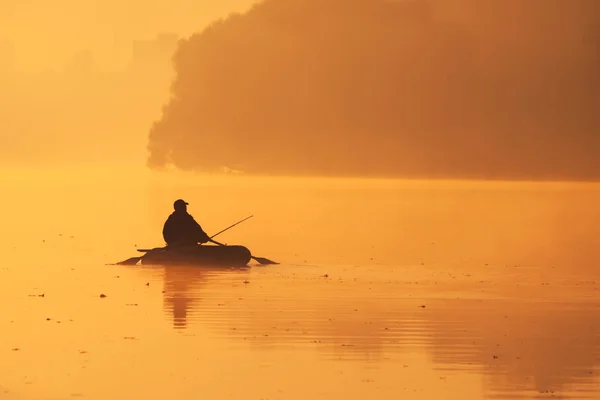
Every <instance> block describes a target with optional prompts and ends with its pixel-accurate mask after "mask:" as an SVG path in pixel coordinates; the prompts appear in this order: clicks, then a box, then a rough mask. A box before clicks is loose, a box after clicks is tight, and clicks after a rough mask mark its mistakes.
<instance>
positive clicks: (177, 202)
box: [173, 199, 190, 208]
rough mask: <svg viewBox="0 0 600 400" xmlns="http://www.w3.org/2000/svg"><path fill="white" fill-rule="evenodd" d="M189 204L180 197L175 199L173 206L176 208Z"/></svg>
mask: <svg viewBox="0 0 600 400" xmlns="http://www.w3.org/2000/svg"><path fill="white" fill-rule="evenodd" d="M189 204H190V203H187V202H185V201H183V200H181V199H179V200H175V203H173V207H174V208H179V207H183V206H187V205H189Z"/></svg>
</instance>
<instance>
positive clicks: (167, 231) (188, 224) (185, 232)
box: [163, 199, 212, 246]
mask: <svg viewBox="0 0 600 400" xmlns="http://www.w3.org/2000/svg"><path fill="white" fill-rule="evenodd" d="M187 206H188V203H186V202H185V201H183V200H181V199H179V200H177V201H175V203H173V208H175V212H173V213H172V214H171V215H169V218H167V221H166V222H165V226H164V227H163V238H164V239H165V242H167V246H195V245H197V244H198V243H206V242H209V241H210V242H212V240H211V239H210V238H209V237H208V235H207V234H206V233H205V232H204V231H203V230H202V227H201V226H200V224H198V223H197V222H196V220H195V219H194V217H192V216H191V215H190V214H188V212H187Z"/></svg>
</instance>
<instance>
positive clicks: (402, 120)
mask: <svg viewBox="0 0 600 400" xmlns="http://www.w3.org/2000/svg"><path fill="white" fill-rule="evenodd" d="M174 68H175V74H176V77H175V81H174V83H173V85H172V88H171V95H170V98H167V99H165V107H164V109H163V113H162V115H159V116H157V118H156V122H155V124H154V126H153V127H152V130H151V132H150V135H149V143H148V149H149V151H150V156H149V159H148V165H150V166H151V167H153V168H162V167H166V166H175V167H178V168H181V169H192V170H207V171H210V170H219V169H221V168H223V167H226V168H231V169H236V170H241V171H244V172H247V173H257V174H308V175H361V176H362V175H367V176H373V175H377V176H410V177H414V176H418V177H469V178H517V179H530V178H531V179H595V178H598V177H600V161H599V160H598V159H597V157H596V154H597V153H598V152H599V151H600V138H598V130H599V128H600V116H599V115H598V110H600V3H599V2H597V1H594V0H572V1H568V2H567V1H563V0H530V1H526V2H524V1H519V0H508V1H507V0H490V1H486V2H482V1H479V0H448V1H444V2H440V1H425V0H416V1H397V2H390V1H384V0H353V1H347V0H309V1H307V0H267V1H263V2H261V3H260V4H258V5H256V6H255V7H254V8H252V9H251V10H250V11H249V12H247V13H242V14H234V15H231V16H230V17H228V18H226V19H224V20H219V21H215V22H214V23H213V24H212V25H211V26H209V27H208V28H206V29H205V30H203V31H201V32H199V33H198V34H195V35H193V36H191V37H189V38H188V39H186V40H183V41H182V42H180V44H179V47H178V49H177V51H176V53H175V56H174Z"/></svg>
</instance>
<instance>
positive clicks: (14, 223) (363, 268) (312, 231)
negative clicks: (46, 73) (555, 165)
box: [0, 172, 600, 400]
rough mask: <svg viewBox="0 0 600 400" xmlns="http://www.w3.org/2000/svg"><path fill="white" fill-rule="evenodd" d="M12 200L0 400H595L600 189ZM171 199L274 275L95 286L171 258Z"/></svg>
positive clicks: (306, 186) (102, 181)
mask: <svg viewBox="0 0 600 400" xmlns="http://www.w3.org/2000/svg"><path fill="white" fill-rule="evenodd" d="M102 174H104V175H102ZM5 176H8V175H6V174H5V175H3V176H2V177H5ZM5 188H6V190H7V193H11V195H10V196H7V197H5V199H4V201H5V203H4V205H5V209H6V210H9V211H8V212H6V213H5V215H4V217H3V223H4V229H2V230H0V243H4V247H3V257H4V258H3V263H2V265H0V304H2V305H3V306H2V309H1V311H2V312H1V313H0V398H9V399H13V398H14V399H40V400H54V399H64V398H70V397H78V396H82V397H85V398H88V399H106V398H114V399H130V398H148V399H154V398H156V399H164V398H174V399H195V398H198V396H199V394H201V395H202V396H203V398H214V399H238V398H244V399H246V398H248V399H260V398H268V399H286V400H290V399H292V400H294V399H305V398H307V397H309V398H314V399H332V398H344V399H352V400H358V399H365V398H375V399H397V398H408V399H417V400H421V399H422V400H425V399H438V398H440V399H457V400H458V399H460V400H471V399H472V400H485V399H491V398H500V399H508V398H518V399H529V398H531V399H533V398H536V399H537V398H590V399H594V398H598V396H599V395H600V386H599V385H598V384H599V380H598V373H599V370H600V368H598V362H599V350H598V349H599V337H598V333H599V332H600V331H599V328H600V327H599V326H598V322H597V321H598V317H599V312H600V298H599V297H598V289H599V286H598V282H600V270H598V268H597V265H598V256H599V253H598V249H599V248H600V227H599V225H598V224H597V221H598V219H599V218H600V208H598V207H597V204H598V202H599V201H600V186H598V185H589V184H566V183H565V184H562V183H560V184H559V183H557V184H550V183H548V184H532V183H518V184H517V183H502V182H498V183H476V182H425V181H385V180H339V181H338V180H310V179H289V180H288V179H250V178H240V179H238V178H235V179H223V180H221V179H217V178H214V177H212V178H211V177H198V176H188V177H180V178H178V179H175V180H173V181H171V180H168V181H165V180H161V179H158V178H157V179H154V178H152V179H146V180H144V179H138V178H136V176H127V175H125V174H117V173H114V174H112V173H111V174H110V176H108V174H107V173H101V174H100V175H99V176H93V175H88V174H83V173H82V175H81V176H79V177H77V176H75V177H71V178H69V179H67V178H65V177H64V176H63V175H62V174H58V175H56V176H54V175H53V174H51V173H45V174H43V176H38V175H36V173H34V172H30V173H28V174H25V175H23V176H22V177H20V179H12V180H6V181H5ZM250 191H253V193H260V195H256V196H248V193H249V192H250ZM124 193H126V194H127V195H123V194H124ZM134 194H135V195H134ZM140 194H141V195H140ZM176 198H185V199H186V200H187V201H189V202H190V212H191V213H192V214H193V215H194V216H195V217H196V219H197V220H198V221H199V222H200V223H201V224H202V225H203V227H204V228H205V230H206V231H207V232H209V233H210V232H217V231H219V230H220V229H222V228H224V227H226V226H228V225H229V224H231V223H233V222H235V221H236V220H239V219H241V218H243V217H244V216H246V215H249V214H254V215H255V217H254V218H253V219H252V220H250V221H248V222H245V223H244V224H241V225H239V226H237V227H236V228H235V229H232V230H230V231H228V232H226V233H225V234H223V236H222V241H223V242H226V243H230V244H242V245H246V246H248V247H249V248H250V249H251V250H252V252H253V253H255V255H256V256H264V257H268V258H273V259H276V260H278V261H280V262H281V263H282V264H281V265H277V266H268V267H265V266H260V265H252V266H250V267H247V268H243V269H223V268H193V267H167V268H160V267H151V266H136V267H115V266H111V267H107V266H105V264H106V263H111V262H115V261H118V260H123V259H126V258H127V257H130V256H134V255H137V254H136V253H137V252H136V251H135V248H136V246H137V247H154V246H160V245H162V244H163V243H162V237H161V229H162V224H163V222H164V219H165V218H166V217H167V215H168V214H169V213H170V211H171V207H172V202H173V199H176ZM40 199H43V201H40ZM24 216H26V217H24ZM24 218H25V219H24ZM42 293H43V294H45V296H44V297H40V296H39V294H42ZM100 294H105V295H106V297H100ZM14 349H19V350H14ZM3 396H4V397H3Z"/></svg>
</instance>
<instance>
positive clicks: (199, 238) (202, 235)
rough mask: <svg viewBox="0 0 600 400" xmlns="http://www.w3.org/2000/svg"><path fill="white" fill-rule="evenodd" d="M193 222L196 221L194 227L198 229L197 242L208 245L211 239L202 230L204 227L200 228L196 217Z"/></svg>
mask: <svg viewBox="0 0 600 400" xmlns="http://www.w3.org/2000/svg"><path fill="white" fill-rule="evenodd" d="M192 221H194V226H195V229H196V240H197V241H198V242H199V243H206V242H209V241H210V238H209V237H208V235H207V234H206V232H204V230H203V229H202V227H201V226H200V224H199V223H198V222H196V220H195V219H194V217H192Z"/></svg>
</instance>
